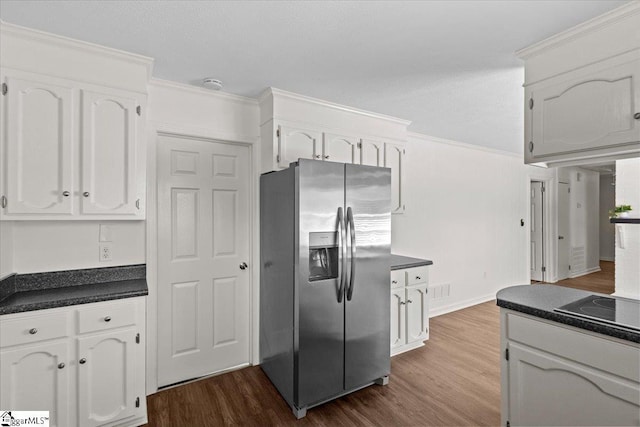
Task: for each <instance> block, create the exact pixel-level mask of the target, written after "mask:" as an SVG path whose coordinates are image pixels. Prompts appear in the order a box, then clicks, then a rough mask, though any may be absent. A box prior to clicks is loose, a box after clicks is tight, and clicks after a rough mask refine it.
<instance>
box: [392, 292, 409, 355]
mask: <svg viewBox="0 0 640 427" xmlns="http://www.w3.org/2000/svg"><path fill="white" fill-rule="evenodd" d="M404 292H405V291H404V288H398V289H393V290H392V291H391V350H392V351H393V349H394V348H396V347H400V346H401V345H404V344H406V329H405V328H406V322H405V310H404V306H405V302H404Z"/></svg>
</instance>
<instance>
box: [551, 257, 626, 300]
mask: <svg viewBox="0 0 640 427" xmlns="http://www.w3.org/2000/svg"><path fill="white" fill-rule="evenodd" d="M615 265H616V264H615V263H614V262H611V261H600V271H598V272H596V273H591V274H587V275H586V276H580V277H576V278H575V279H564V280H559V281H558V282H556V283H554V285H559V286H566V287H568V288H575V289H582V290H584V291H589V292H599V293H602V294H612V293H614V292H615V290H616V286H615Z"/></svg>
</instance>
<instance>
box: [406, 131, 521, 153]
mask: <svg viewBox="0 0 640 427" xmlns="http://www.w3.org/2000/svg"><path fill="white" fill-rule="evenodd" d="M407 137H408V138H414V139H420V140H422V141H426V142H437V143H438V144H444V145H452V146H454V147H460V148H468V149H470V150H476V151H484V152H485V153H492V154H498V155H501V156H508V157H515V158H518V159H524V157H523V154H520V153H514V152H512V151H506V150H498V149H496V148H489V147H485V146H482V145H476V144H468V143H466V142H459V141H453V140H451V139H445V138H439V137H437V136H431V135H425V134H423V133H417V132H407Z"/></svg>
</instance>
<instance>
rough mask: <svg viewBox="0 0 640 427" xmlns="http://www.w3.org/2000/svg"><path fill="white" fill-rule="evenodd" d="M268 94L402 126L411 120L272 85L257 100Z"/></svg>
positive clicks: (263, 99) (260, 100)
mask: <svg viewBox="0 0 640 427" xmlns="http://www.w3.org/2000/svg"><path fill="white" fill-rule="evenodd" d="M270 96H273V98H274V99H277V98H288V99H293V100H296V101H302V102H306V103H309V104H315V105H320V106H323V107H328V108H332V109H334V110H340V111H345V112H348V113H354V114H359V115H362V116H368V117H371V118H374V119H379V120H386V121H389V122H393V123H398V124H400V125H403V126H409V125H410V124H411V120H405V119H400V118H397V117H392V116H387V115H385V114H380V113H374V112H371V111H366V110H360V109H358V108H354V107H349V106H347V105H342V104H336V103H334V102H329V101H324V100H322V99H318V98H312V97H310V96H306V95H300V94H297V93H293V92H288V91H286V90H282V89H277V88H274V87H269V88H267V89H265V90H264V92H262V93H261V94H260V96H259V97H258V102H260V103H262V102H264V101H265V100H266V99H268V98H269V97H270Z"/></svg>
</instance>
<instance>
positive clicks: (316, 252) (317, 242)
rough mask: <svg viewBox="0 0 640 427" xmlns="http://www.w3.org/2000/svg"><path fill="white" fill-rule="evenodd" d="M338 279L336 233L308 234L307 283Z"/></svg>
mask: <svg viewBox="0 0 640 427" xmlns="http://www.w3.org/2000/svg"><path fill="white" fill-rule="evenodd" d="M337 277H338V233H337V232H335V231H328V232H321V233H309V281H310V282H315V281H317V280H327V279H336V278H337Z"/></svg>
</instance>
